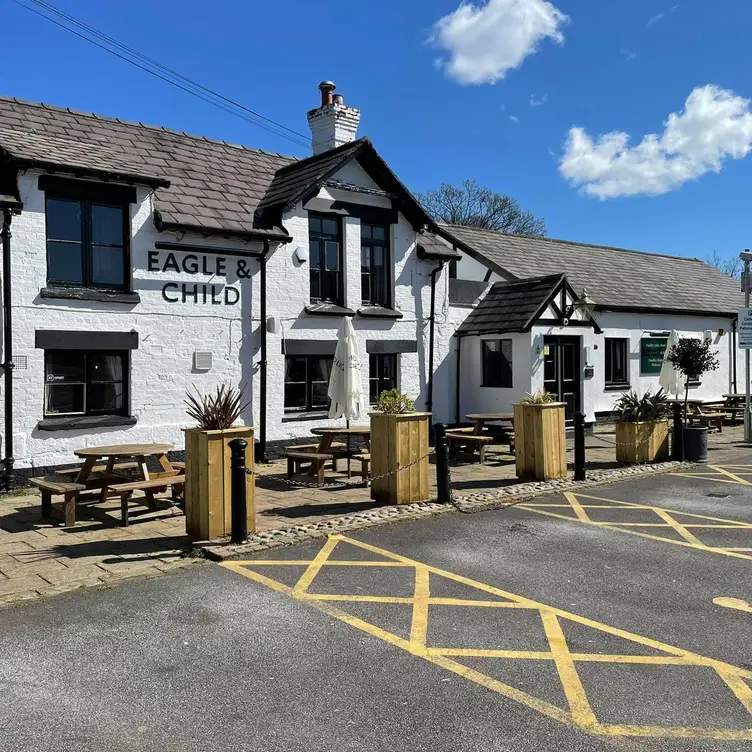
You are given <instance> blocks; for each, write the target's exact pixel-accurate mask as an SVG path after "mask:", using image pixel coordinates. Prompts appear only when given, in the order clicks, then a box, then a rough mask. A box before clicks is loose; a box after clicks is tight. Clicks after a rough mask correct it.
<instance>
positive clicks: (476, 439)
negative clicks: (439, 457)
mask: <svg viewBox="0 0 752 752" xmlns="http://www.w3.org/2000/svg"><path fill="white" fill-rule="evenodd" d="M446 437H447V442H448V444H449V454H450V456H453V455H454V454H456V452H457V451H458V450H459V449H461V448H462V447H465V448H467V449H470V451H471V452H474V451H475V449H476V448H477V449H478V460H479V462H480V463H481V465H482V464H483V462H484V461H485V459H486V445H487V444H490V443H491V442H493V440H494V437H493V436H485V435H478V434H470V433H455V432H454V431H447V433H446Z"/></svg>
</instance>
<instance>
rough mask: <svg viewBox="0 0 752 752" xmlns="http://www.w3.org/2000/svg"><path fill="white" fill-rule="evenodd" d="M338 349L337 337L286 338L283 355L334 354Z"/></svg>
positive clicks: (283, 344) (283, 341)
mask: <svg viewBox="0 0 752 752" xmlns="http://www.w3.org/2000/svg"><path fill="white" fill-rule="evenodd" d="M336 350H337V340H336V339H324V340H321V339H318V340H316V339H313V340H311V339H284V340H282V354H283V355H334V353H335V351H336Z"/></svg>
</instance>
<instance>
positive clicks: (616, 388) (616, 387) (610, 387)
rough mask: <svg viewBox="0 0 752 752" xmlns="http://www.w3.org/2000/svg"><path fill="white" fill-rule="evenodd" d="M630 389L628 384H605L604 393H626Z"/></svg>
mask: <svg viewBox="0 0 752 752" xmlns="http://www.w3.org/2000/svg"><path fill="white" fill-rule="evenodd" d="M631 388H632V387H631V386H630V385H629V384H606V386H604V387H603V391H604V392H628V391H629V390H630V389H631Z"/></svg>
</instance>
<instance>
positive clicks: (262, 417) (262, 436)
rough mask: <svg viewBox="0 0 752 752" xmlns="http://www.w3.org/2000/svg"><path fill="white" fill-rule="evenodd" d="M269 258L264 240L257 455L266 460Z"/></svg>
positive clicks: (260, 261)
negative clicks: (267, 287)
mask: <svg viewBox="0 0 752 752" xmlns="http://www.w3.org/2000/svg"><path fill="white" fill-rule="evenodd" d="M268 258H269V241H268V240H265V241H264V252H263V254H262V255H261V258H260V259H259V263H260V265H261V294H260V299H261V327H260V329H259V332H260V334H259V336H260V338H261V346H260V350H261V360H260V361H259V397H260V400H259V447H258V448H259V457H260V459H261V462H266V366H267V360H266V354H267V353H266V262H267V260H268Z"/></svg>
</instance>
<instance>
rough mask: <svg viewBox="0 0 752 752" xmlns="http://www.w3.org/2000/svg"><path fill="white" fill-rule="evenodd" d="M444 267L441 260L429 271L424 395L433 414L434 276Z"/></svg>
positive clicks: (427, 406)
mask: <svg viewBox="0 0 752 752" xmlns="http://www.w3.org/2000/svg"><path fill="white" fill-rule="evenodd" d="M443 268H444V262H443V261H442V262H441V263H440V264H439V265H438V266H437V267H436V268H435V269H434V270H433V271H432V272H431V318H430V320H429V321H430V328H429V335H428V396H427V397H426V412H429V413H431V414H433V350H434V330H435V325H436V310H435V309H436V277H437V276H438V275H439V274H441V270H442V269H443Z"/></svg>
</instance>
